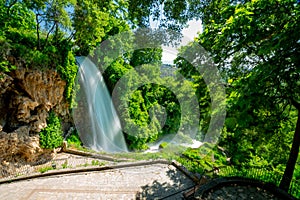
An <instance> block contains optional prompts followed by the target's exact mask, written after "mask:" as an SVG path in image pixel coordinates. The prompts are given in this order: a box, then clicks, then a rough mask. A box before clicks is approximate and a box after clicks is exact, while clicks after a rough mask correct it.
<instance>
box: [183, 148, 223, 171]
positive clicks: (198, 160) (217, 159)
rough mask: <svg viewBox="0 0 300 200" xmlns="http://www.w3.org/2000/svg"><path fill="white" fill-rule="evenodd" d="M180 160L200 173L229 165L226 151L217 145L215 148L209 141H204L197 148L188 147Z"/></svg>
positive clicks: (190, 168)
mask: <svg viewBox="0 0 300 200" xmlns="http://www.w3.org/2000/svg"><path fill="white" fill-rule="evenodd" d="M178 161H179V162H180V163H181V164H183V165H184V166H185V167H187V168H188V169H189V170H191V171H193V172H197V173H200V174H203V173H207V172H211V171H212V170H213V169H214V168H215V167H217V168H219V167H223V166H226V165H228V162H227V157H226V155H225V154H224V152H223V151H221V150H220V149H218V148H217V147H214V148H213V147H212V146H211V144H209V143H204V144H203V145H201V146H200V147H199V148H197V149H191V148H188V149H187V150H185V151H184V152H183V153H182V156H181V157H180V158H179V159H178Z"/></svg>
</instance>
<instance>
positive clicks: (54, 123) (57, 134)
mask: <svg viewBox="0 0 300 200" xmlns="http://www.w3.org/2000/svg"><path fill="white" fill-rule="evenodd" d="M62 142H63V137H62V130H61V124H60V119H59V118H58V117H57V116H56V115H55V113H54V112H50V114H49V117H48V119H47V127H46V128H44V129H43V130H42V131H41V132H40V145H41V147H42V148H46V149H53V148H57V147H59V146H61V145H62Z"/></svg>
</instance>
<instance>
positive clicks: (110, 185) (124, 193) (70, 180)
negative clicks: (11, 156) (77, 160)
mask: <svg viewBox="0 0 300 200" xmlns="http://www.w3.org/2000/svg"><path fill="white" fill-rule="evenodd" d="M193 186H194V182H193V181H192V180H191V179H189V178H188V177H187V176H185V175H184V174H183V173H182V172H181V171H179V170H178V168H176V167H175V166H173V165H168V164H160V163H156V164H151V165H145V166H133V167H126V168H118V169H110V170H104V171H97V172H84V173H77V174H67V175H57V176H50V177H43V178H35V179H29V180H24V181H17V182H13V183H6V184H1V185H0V199H1V200H17V199H24V200H27V199H30V200H33V199H39V200H40V199H50V200H52V199H53V200H57V199H68V200H69V199H103V200H109V199H117V200H121V199H126V200H127V199H172V200H173V199H182V192H183V191H186V190H187V189H189V188H191V187H193Z"/></svg>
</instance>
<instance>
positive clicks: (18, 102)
mask: <svg viewBox="0 0 300 200" xmlns="http://www.w3.org/2000/svg"><path fill="white" fill-rule="evenodd" d="M65 86H66V82H65V81H64V80H62V79H61V78H60V76H59V74H58V73H57V72H56V71H54V70H47V71H46V70H45V71H40V70H33V69H25V68H21V69H18V70H15V71H13V72H11V73H10V74H3V73H2V74H1V73H0V163H3V162H4V163H5V162H10V161H13V160H14V159H18V158H21V159H24V160H25V161H28V162H34V161H36V160H37V159H38V158H39V157H40V155H41V154H43V150H42V149H41V148H40V147H39V137H38V134H37V133H38V132H40V131H41V130H42V129H43V128H45V127H46V126H47V122H46V119H47V117H48V112H49V111H50V110H54V111H55V112H56V113H57V114H58V115H59V116H60V117H62V118H63V119H68V117H69V113H68V104H67V103H66V102H65V101H64V98H63V96H64V95H63V94H64V89H65ZM66 128H67V127H66Z"/></svg>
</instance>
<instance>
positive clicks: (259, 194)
mask: <svg viewBox="0 0 300 200" xmlns="http://www.w3.org/2000/svg"><path fill="white" fill-rule="evenodd" d="M199 199H202V200H251V199H255V200H266V199H268V200H281V199H280V198H278V197H276V196H275V195H274V194H272V193H270V192H268V191H266V190H263V189H261V188H259V187H254V186H240V185H231V186H227V187H222V188H220V189H217V190H214V191H210V192H209V193H208V194H206V195H203V197H202V198H199Z"/></svg>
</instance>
